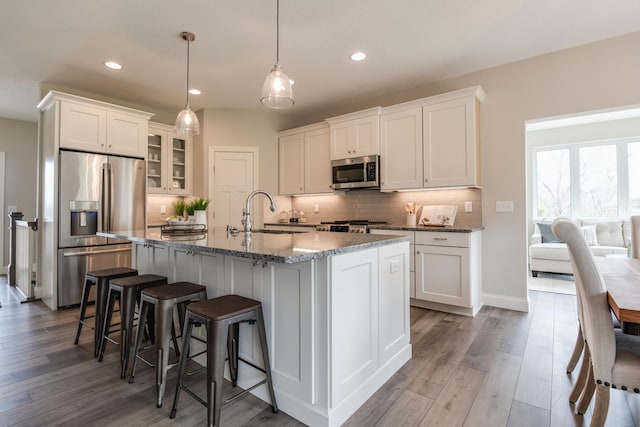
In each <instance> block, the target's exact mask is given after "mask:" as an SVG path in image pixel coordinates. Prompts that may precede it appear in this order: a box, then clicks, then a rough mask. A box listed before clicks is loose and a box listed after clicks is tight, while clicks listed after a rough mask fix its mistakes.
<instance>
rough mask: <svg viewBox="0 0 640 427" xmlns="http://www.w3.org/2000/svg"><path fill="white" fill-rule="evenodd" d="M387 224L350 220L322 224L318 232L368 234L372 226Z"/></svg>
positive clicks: (383, 222) (318, 227)
mask: <svg viewBox="0 0 640 427" xmlns="http://www.w3.org/2000/svg"><path fill="white" fill-rule="evenodd" d="M374 224H376V225H382V224H387V222H385V221H369V220H366V219H350V220H348V219H347V220H339V221H328V222H321V223H320V225H318V226H317V227H316V230H317V231H332V232H338V233H368V232H369V226H370V225H374Z"/></svg>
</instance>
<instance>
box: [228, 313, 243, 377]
mask: <svg viewBox="0 0 640 427" xmlns="http://www.w3.org/2000/svg"><path fill="white" fill-rule="evenodd" d="M239 339H240V324H239V323H232V324H231V325H229V335H228V337H227V354H228V355H229V377H230V378H231V385H232V386H234V387H236V386H237V385H238V351H239V350H238V340H239Z"/></svg>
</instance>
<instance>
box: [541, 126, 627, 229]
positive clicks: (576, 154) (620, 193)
mask: <svg viewBox="0 0 640 427" xmlns="http://www.w3.org/2000/svg"><path fill="white" fill-rule="evenodd" d="M632 143H640V137H623V138H612V139H605V140H599V141H588V142H571V143H557V144H548V145H546V144H545V145H537V146H532V147H531V178H532V181H531V183H532V188H531V190H532V196H533V199H532V202H533V203H532V215H533V218H539V216H538V153H539V152H543V151H553V150H565V149H568V150H569V168H570V172H569V188H570V190H569V191H570V195H571V203H570V207H569V209H570V216H571V217H573V218H582V217H583V215H582V200H581V199H582V197H581V195H582V192H581V187H580V185H581V184H580V149H581V148H585V147H596V146H605V145H614V146H615V147H616V175H617V188H616V191H617V199H618V203H617V216H616V217H618V218H627V217H629V216H631V215H633V214H636V215H637V214H640V212H631V211H630V206H631V200H630V196H631V195H630V194H629V190H630V188H629V149H628V147H629V144H632ZM598 218H602V219H605V218H611V217H598Z"/></svg>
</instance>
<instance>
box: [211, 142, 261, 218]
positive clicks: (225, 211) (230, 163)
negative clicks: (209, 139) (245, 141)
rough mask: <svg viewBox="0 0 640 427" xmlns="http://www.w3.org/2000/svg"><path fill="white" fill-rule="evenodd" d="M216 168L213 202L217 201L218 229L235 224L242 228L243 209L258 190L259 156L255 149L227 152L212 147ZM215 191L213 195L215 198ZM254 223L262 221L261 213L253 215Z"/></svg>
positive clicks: (226, 150)
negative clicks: (252, 194)
mask: <svg viewBox="0 0 640 427" xmlns="http://www.w3.org/2000/svg"><path fill="white" fill-rule="evenodd" d="M212 151H213V153H212V154H210V157H211V156H212V157H213V161H210V162H209V164H210V165H213V170H212V171H210V176H211V177H212V179H213V185H210V186H209V189H210V194H209V198H210V199H211V200H213V220H214V225H215V226H216V227H224V226H226V225H227V224H231V225H233V226H235V227H238V228H242V224H241V222H240V221H241V220H242V209H243V208H244V204H245V201H246V200H247V196H248V195H249V194H250V193H251V192H252V191H253V190H254V189H255V188H256V187H257V182H256V180H257V177H258V172H257V165H258V159H257V156H258V152H257V148H254V147H246V149H245V148H243V147H233V149H224V148H220V147H212ZM211 189H212V190H213V194H211ZM252 213H255V214H257V215H258V216H257V217H256V216H254V215H252V217H253V219H254V223H255V221H256V220H258V219H259V218H260V216H259V215H260V212H257V211H253V210H252Z"/></svg>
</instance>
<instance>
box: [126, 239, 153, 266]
mask: <svg viewBox="0 0 640 427" xmlns="http://www.w3.org/2000/svg"><path fill="white" fill-rule="evenodd" d="M152 256H153V255H152V253H151V250H150V248H149V245H148V244H146V243H136V242H133V243H132V244H131V265H132V266H133V268H135V269H136V270H138V274H150V273H153V258H152Z"/></svg>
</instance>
